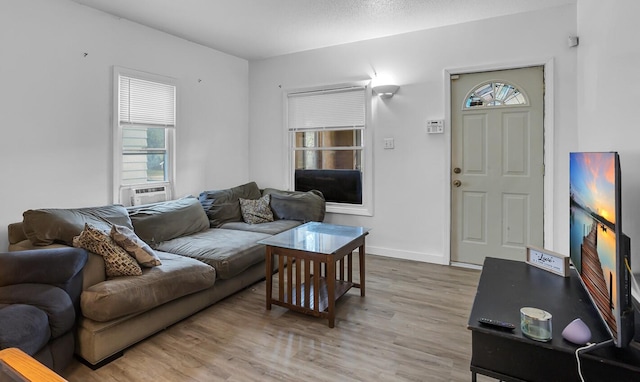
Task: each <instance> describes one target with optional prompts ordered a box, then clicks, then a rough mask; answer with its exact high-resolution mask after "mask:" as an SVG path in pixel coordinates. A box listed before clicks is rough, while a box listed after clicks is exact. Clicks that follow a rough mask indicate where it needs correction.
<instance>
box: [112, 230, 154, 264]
mask: <svg viewBox="0 0 640 382" xmlns="http://www.w3.org/2000/svg"><path fill="white" fill-rule="evenodd" d="M110 236H111V238H112V239H113V240H114V241H115V242H116V244H118V245H119V246H121V247H122V248H124V250H125V251H127V252H128V253H129V254H130V255H131V256H133V257H134V258H135V259H136V261H137V262H138V264H140V265H142V266H143V267H148V268H149V267H155V266H157V265H161V264H162V262H161V261H160V259H159V258H158V255H156V253H155V252H154V251H153V249H151V247H149V244H147V243H145V242H144V241H142V240H141V239H140V238H139V237H138V236H137V235H136V233H135V232H133V230H132V229H129V228H127V227H124V226H119V225H114V226H112V227H111V232H110Z"/></svg>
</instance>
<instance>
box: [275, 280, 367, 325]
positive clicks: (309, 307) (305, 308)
mask: <svg viewBox="0 0 640 382" xmlns="http://www.w3.org/2000/svg"><path fill="white" fill-rule="evenodd" d="M354 286H355V287H359V284H356V283H352V282H349V281H342V280H336V285H335V291H334V298H333V300H334V301H337V300H338V299H339V298H340V297H342V296H343V295H344V294H345V293H347V292H348V291H349V289H351V288H353V287H354ZM315 289H316V288H315V285H314V278H313V276H312V277H311V282H310V283H309V285H308V286H307V284H306V283H302V284H300V299H298V294H297V291H296V290H295V289H293V290H292V291H291V299H289V295H288V294H285V295H284V299H283V301H280V300H278V299H271V303H272V304H274V305H279V306H282V307H285V308H288V309H290V310H294V311H297V312H301V313H304V314H308V315H311V316H315V317H322V318H329V311H328V309H329V292H328V288H327V279H326V278H325V277H320V278H319V280H318V307H317V309H316V304H315V298H316V297H315V296H316V293H315V291H316V290H315Z"/></svg>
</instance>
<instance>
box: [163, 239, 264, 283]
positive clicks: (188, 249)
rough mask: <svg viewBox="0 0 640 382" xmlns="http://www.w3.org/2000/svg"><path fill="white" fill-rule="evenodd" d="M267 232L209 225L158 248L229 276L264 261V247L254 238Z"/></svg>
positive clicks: (219, 276) (224, 277) (225, 277)
mask: <svg viewBox="0 0 640 382" xmlns="http://www.w3.org/2000/svg"><path fill="white" fill-rule="evenodd" d="M267 237H270V235H267V234H264V233H258V232H247V231H236V230H230V229H222V228H211V229H208V230H206V231H203V232H199V233H196V234H193V235H190V236H189V237H179V238H176V239H173V240H169V241H165V242H163V243H161V244H160V245H159V246H158V249H160V250H161V251H165V252H170V253H175V254H178V255H182V256H188V257H191V258H194V259H198V260H200V261H202V262H204V263H207V264H209V265H211V266H212V267H214V268H215V269H216V277H218V278H220V279H230V278H232V277H234V276H236V275H238V274H239V273H241V272H243V271H244V270H245V269H247V268H249V267H250V266H252V265H254V264H258V263H260V262H261V261H264V256H265V255H264V246H263V245H260V244H256V242H257V241H258V240H262V239H265V238H267Z"/></svg>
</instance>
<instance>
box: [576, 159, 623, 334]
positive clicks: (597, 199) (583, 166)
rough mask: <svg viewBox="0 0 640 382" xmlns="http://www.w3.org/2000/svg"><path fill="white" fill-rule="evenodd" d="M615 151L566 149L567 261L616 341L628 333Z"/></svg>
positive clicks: (619, 177) (619, 195)
mask: <svg viewBox="0 0 640 382" xmlns="http://www.w3.org/2000/svg"><path fill="white" fill-rule="evenodd" d="M620 175H621V171H620V157H619V155H618V153H616V152H578V153H571V154H570V161H569V183H570V185H569V190H570V191H569V195H570V196H569V197H570V229H569V231H570V245H569V252H570V256H571V262H572V263H573V266H574V268H575V270H576V271H577V273H578V274H579V275H580V280H581V281H582V286H583V287H584V289H585V290H586V291H587V294H588V295H589V298H590V299H591V302H592V303H593V305H594V306H595V307H596V310H597V311H598V314H599V315H600V318H602V321H603V322H604V324H605V326H606V328H607V330H608V331H609V333H610V334H611V337H612V339H613V343H614V344H615V345H616V347H625V346H627V345H628V344H629V342H630V341H631V339H633V335H634V333H633V332H634V321H633V305H632V301H631V298H632V297H631V276H630V275H629V272H628V271H627V267H631V264H630V239H629V237H627V236H626V235H624V234H623V233H622V207H621V201H622V197H621V196H622V193H621V176H620Z"/></svg>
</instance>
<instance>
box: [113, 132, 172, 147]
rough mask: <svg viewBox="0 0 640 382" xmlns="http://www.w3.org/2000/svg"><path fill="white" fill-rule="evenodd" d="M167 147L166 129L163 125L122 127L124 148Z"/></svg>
mask: <svg viewBox="0 0 640 382" xmlns="http://www.w3.org/2000/svg"><path fill="white" fill-rule="evenodd" d="M165 148H166V130H165V128H163V127H149V128H145V127H141V128H132V127H126V128H123V129H122V149H123V150H148V149H165Z"/></svg>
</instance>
